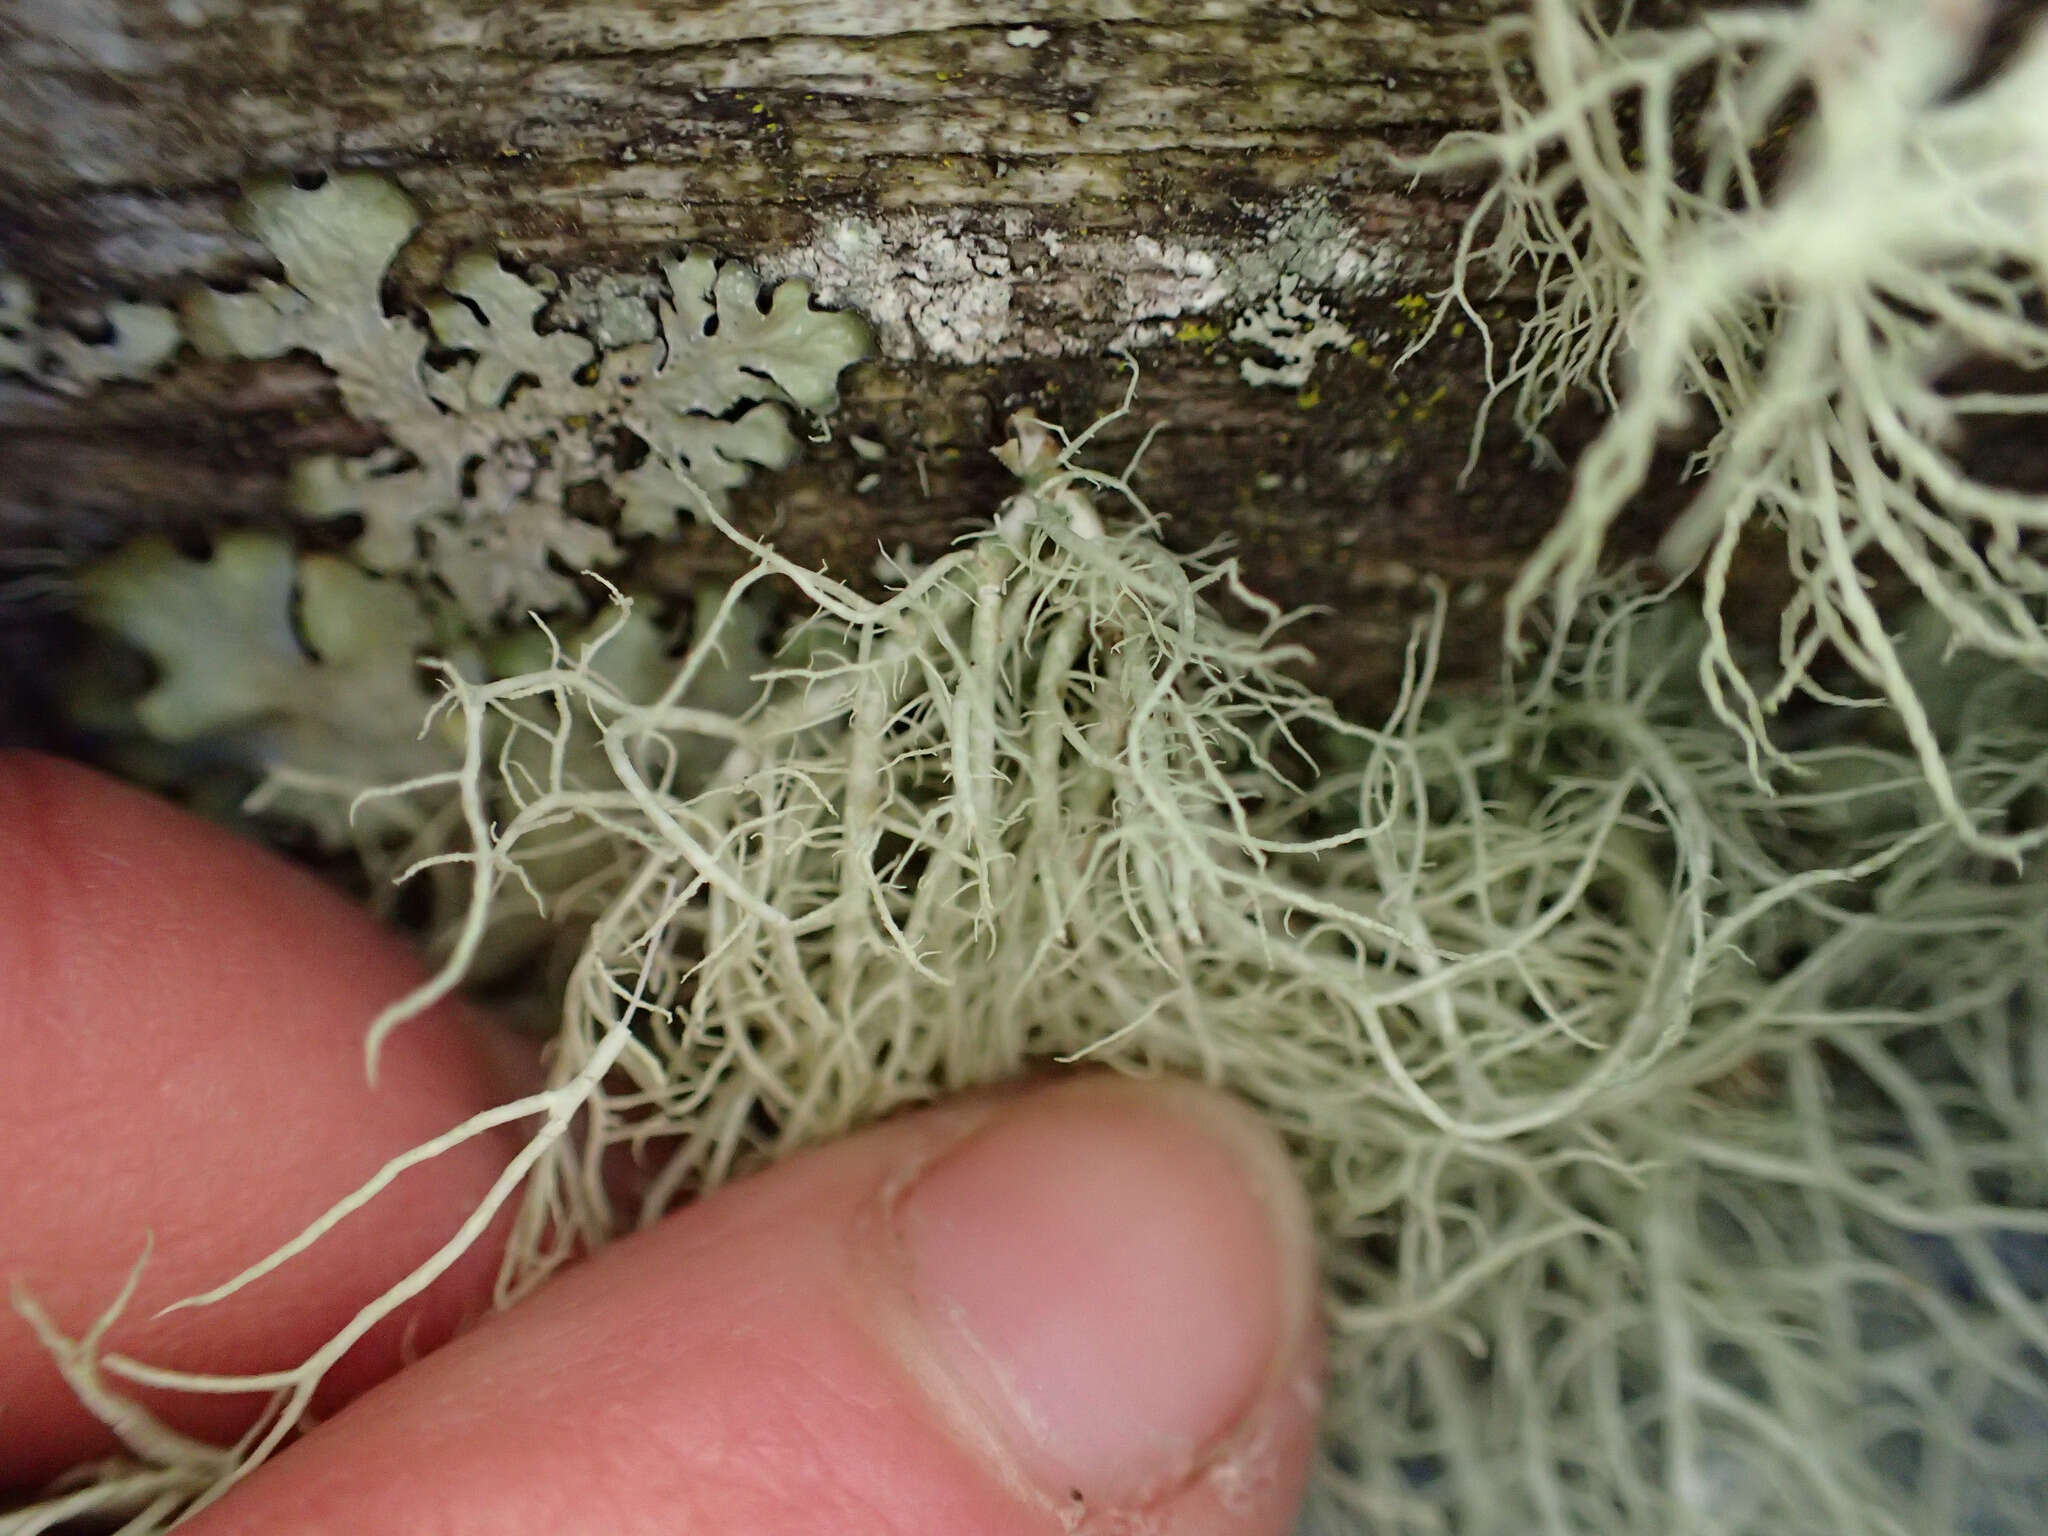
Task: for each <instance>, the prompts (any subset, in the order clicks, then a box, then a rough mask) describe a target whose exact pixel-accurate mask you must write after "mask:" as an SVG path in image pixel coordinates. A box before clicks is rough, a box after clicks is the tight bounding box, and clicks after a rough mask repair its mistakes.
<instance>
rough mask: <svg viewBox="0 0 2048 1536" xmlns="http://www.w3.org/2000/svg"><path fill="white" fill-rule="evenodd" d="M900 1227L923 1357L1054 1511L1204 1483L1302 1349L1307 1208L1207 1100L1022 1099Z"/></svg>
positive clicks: (1168, 1087)
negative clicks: (1207, 1469) (1197, 1479)
mask: <svg viewBox="0 0 2048 1536" xmlns="http://www.w3.org/2000/svg"><path fill="white" fill-rule="evenodd" d="M897 1222H898V1227H899V1230H900V1232H901V1233H902V1236H903V1241H904V1243H905V1246H906V1248H907V1249H908V1252H909V1258H910V1269H911V1284H912V1288H913V1292H914V1296H915V1302H916V1306H917V1310H918V1313H919V1315H920V1317H921V1318H922V1320H923V1323H924V1327H925V1330H926V1332H927V1334H928V1335H929V1337H930V1340H931V1345H932V1349H933V1352H934V1353H935V1354H936V1355H937V1356H938V1359H939V1362H940V1363H941V1365H942V1367H943V1368H944V1369H945V1370H946V1372H947V1373H948V1374H949V1375H950V1376H951V1378H952V1380H953V1383H954V1385H955V1386H956V1387H957V1389H958V1390H959V1393H960V1395H961V1397H962V1398H963V1399H964V1400H965V1401H966V1402H968V1403H969V1404H971V1405H973V1407H974V1409H975V1410H976V1411H978V1412H979V1413H981V1414H982V1415H984V1416H985V1418H986V1421H987V1427H988V1428H989V1429H990V1430H991V1431H992V1432H993V1433H994V1434H995V1435H996V1437H997V1438H999V1439H1001V1440H1003V1441H1005V1442H1007V1444H1008V1447H1009V1449H1010V1451H1011V1453H1012V1454H1013V1455H1014V1457H1015V1459H1016V1461H1017V1463H1018V1465H1019V1468H1020V1469H1021V1470H1022V1471H1023V1473H1024V1474H1025V1475H1026V1476H1027V1477H1029V1478H1030V1479H1031V1480H1032V1481H1034V1482H1035V1483H1036V1484H1037V1485H1038V1486H1039V1487H1040V1488H1041V1489H1042V1490H1044V1491H1045V1492H1046V1493H1047V1494H1048V1495H1049V1496H1050V1497H1053V1498H1056V1499H1060V1500H1073V1499H1079V1500H1082V1501H1085V1502H1086V1503H1087V1504H1088V1505H1089V1506H1091V1507H1096V1508H1101V1507H1108V1508H1114V1507H1118V1506H1119V1505H1131V1504H1137V1503H1141V1502H1144V1501H1146V1500H1149V1499H1150V1498H1152V1497H1153V1496H1155V1495H1156V1494H1158V1493H1160V1492H1162V1491H1164V1490H1165V1489H1167V1488H1170V1487H1172V1486H1175V1485H1177V1484H1179V1483H1180V1482H1182V1481H1184V1480H1186V1479H1187V1478H1188V1477H1190V1476H1192V1475H1193V1474H1194V1473H1195V1471H1196V1470H1197V1469H1199V1468H1200V1467H1201V1466H1202V1465H1203V1464H1204V1463H1205V1461H1206V1460H1207V1459H1208V1458H1209V1457H1210V1456H1211V1455H1212V1454H1214V1453H1215V1452H1216V1451H1217V1450H1218V1448H1219V1447H1220V1446H1222V1445H1223V1444H1224V1443H1225V1442H1226V1441H1227V1440H1228V1438H1229V1436H1230V1433H1231V1431H1232V1430H1233V1429H1234V1428H1235V1427H1236V1426H1237V1425H1238V1424H1239V1423H1240V1422H1241V1421H1242V1420H1244V1419H1245V1417H1246V1415H1247V1414H1249V1413H1250V1412H1251V1411H1252V1410H1253V1409H1254V1407H1255V1406H1256V1405H1257V1404H1258V1403H1259V1402H1260V1401H1261V1400H1262V1399H1263V1397H1264V1396H1265V1395H1266V1393H1267V1392H1268V1391H1269V1390H1271V1389H1272V1388H1273V1387H1274V1384H1275V1383H1276V1382H1278V1381H1279V1380H1280V1379H1281V1376H1282V1374H1283V1373H1284V1372H1286V1371H1287V1370H1288V1369H1289V1368H1290V1366H1292V1365H1293V1364H1294V1361H1293V1356H1294V1355H1295V1354H1296V1353H1298V1352H1300V1350H1301V1349H1302V1348H1303V1347H1304V1342H1303V1341H1304V1340H1305V1339H1306V1337H1307V1336H1308V1334H1309V1326H1308V1325H1309V1322H1310V1318H1311V1315H1312V1313H1313V1309H1314V1305H1315V1265H1314V1257H1313V1251H1312V1243H1311V1239H1310V1229H1309V1218H1308V1212H1307V1206H1306V1202H1305V1200H1304V1199H1303V1196H1302V1194H1301V1191H1300V1188H1299V1186H1298V1184H1297V1183H1296V1182H1295V1179H1294V1177H1293V1174H1292V1172H1291V1170H1290V1169H1289V1167H1288V1165H1287V1161H1286V1157H1285V1154H1284V1153H1283V1151H1282V1150H1281V1148H1280V1145H1279V1143H1278V1141H1277V1140H1276V1139H1275V1138H1274V1137H1273V1135H1272V1133H1271V1132H1269V1131H1268V1130H1267V1129H1266V1128H1265V1127H1264V1126H1262V1125H1261V1124H1260V1123H1259V1122H1258V1121H1257V1120H1256V1119H1255V1118H1254V1117H1253V1116H1252V1115H1251V1113H1250V1112H1249V1111H1248V1110H1246V1109H1244V1108H1242V1107H1241V1106H1239V1105H1237V1104H1235V1103H1234V1102H1232V1101H1230V1100H1228V1099H1226V1098H1224V1097H1223V1096H1221V1095H1219V1094H1215V1093H1212V1092H1210V1091H1208V1090H1206V1089H1200V1088H1195V1087H1192V1086H1190V1085H1186V1084H1158V1083H1152V1084H1139V1083H1131V1082H1127V1081H1122V1080H1118V1079H1115V1078H1110V1077H1106V1076H1104V1077H1089V1078H1082V1079H1075V1080H1070V1081H1068V1082H1066V1083H1063V1084H1060V1085H1059V1086H1056V1087H1053V1088H1050V1089H1044V1090H1040V1091H1038V1092H1035V1093H1031V1094H1027V1095H1025V1096H1023V1097H1021V1098H1019V1099H1017V1100H1014V1101H1012V1102H1011V1103H1010V1104H1009V1105H1007V1106H1006V1107H1005V1108H1003V1109H1002V1110H1000V1111H998V1112H997V1114H996V1115H995V1116H994V1118H992V1119H991V1120H988V1121H986V1122H984V1123H983V1124H982V1125H981V1126H980V1127H979V1128H978V1129H976V1130H975V1131H974V1132H973V1133H972V1134H971V1135H969V1136H968V1138H967V1139H966V1140H965V1141H964V1142H962V1143H961V1144H959V1145H958V1146H956V1147H954V1148H952V1149H951V1150H950V1151H948V1152H946V1153H945V1154H944V1155H942V1156H941V1157H940V1158H939V1159H938V1160H937V1161H936V1162H935V1163H933V1164H932V1165H931V1166H930V1167H929V1168H927V1169H926V1170H925V1171H924V1172H923V1173H922V1174H921V1175H920V1176H919V1178H918V1179H917V1181H916V1182H915V1183H914V1184H912V1185H911V1186H910V1188H909V1190H908V1191H907V1192H906V1193H905V1194H904V1195H903V1196H902V1198H901V1200H900V1203H899V1204H898V1206H897Z"/></svg>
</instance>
